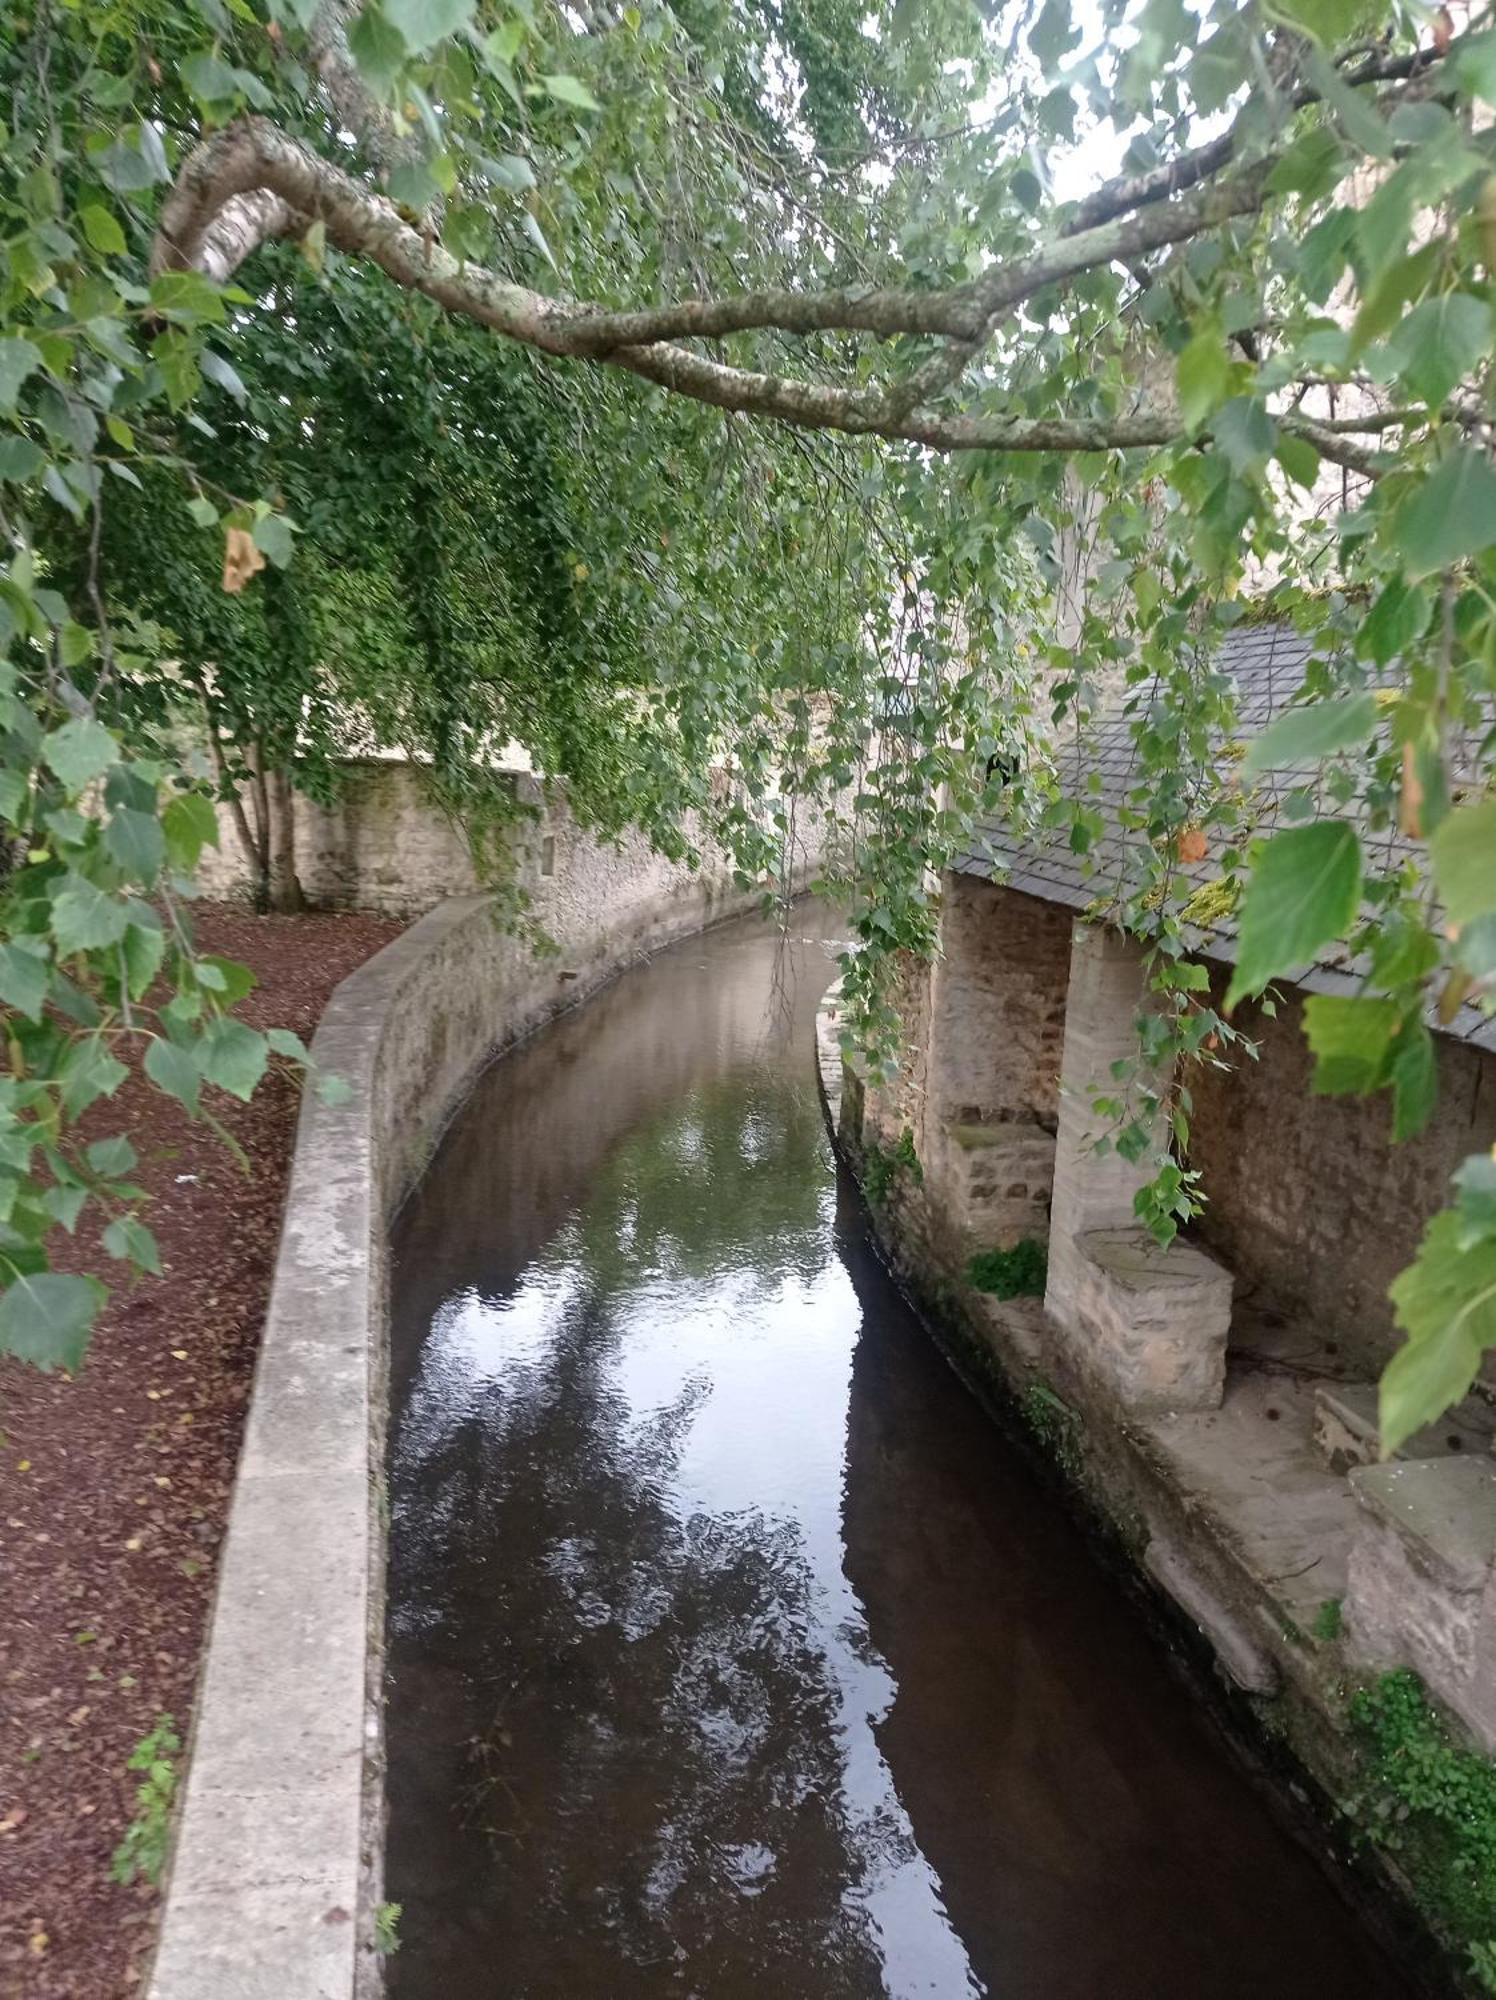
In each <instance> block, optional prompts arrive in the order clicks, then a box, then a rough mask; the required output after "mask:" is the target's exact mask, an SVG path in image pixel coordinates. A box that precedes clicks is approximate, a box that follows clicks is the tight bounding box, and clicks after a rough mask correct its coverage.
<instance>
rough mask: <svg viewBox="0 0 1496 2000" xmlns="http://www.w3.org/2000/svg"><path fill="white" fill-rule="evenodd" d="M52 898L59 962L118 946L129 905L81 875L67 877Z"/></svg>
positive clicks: (123, 930) (124, 928) (123, 931)
mask: <svg viewBox="0 0 1496 2000" xmlns="http://www.w3.org/2000/svg"><path fill="white" fill-rule="evenodd" d="M64 881H65V884H66V886H65V887H64V888H62V889H61V890H59V891H58V893H57V894H56V895H54V896H53V898H52V935H53V937H54V938H55V939H56V940H57V952H58V956H59V957H61V958H67V957H69V956H70V955H71V954H72V953H73V952H75V951H98V950H101V949H102V948H103V946H105V945H110V944H118V943H119V941H120V939H121V938H122V937H123V936H124V934H125V932H126V930H127V929H128V927H129V923H130V910H129V905H128V904H126V903H123V902H121V901H120V899H119V898H118V897H117V896H111V895H109V894H107V893H106V891H105V890H103V889H101V888H100V887H99V885H98V883H97V882H90V881H89V880H88V879H87V878H86V877H85V876H82V875H68V876H66V877H65V878H64Z"/></svg>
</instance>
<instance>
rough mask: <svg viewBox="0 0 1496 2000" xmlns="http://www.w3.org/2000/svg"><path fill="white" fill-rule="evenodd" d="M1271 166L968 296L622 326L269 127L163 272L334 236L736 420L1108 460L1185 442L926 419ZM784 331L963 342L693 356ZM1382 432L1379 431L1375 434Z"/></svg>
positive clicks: (892, 294)
mask: <svg viewBox="0 0 1496 2000" xmlns="http://www.w3.org/2000/svg"><path fill="white" fill-rule="evenodd" d="M1268 171H1269V166H1268V163H1266V162H1262V163H1259V164H1258V165H1256V166H1255V167H1253V168H1251V169H1249V170H1246V171H1244V172H1242V173H1239V174H1237V175H1235V176H1233V177H1232V178H1230V179H1229V180H1223V181H1221V182H1218V183H1216V184H1214V185H1213V186H1210V187H1206V188H1202V189H1199V190H1197V191H1196V192H1195V193H1194V194H1192V195H1189V196H1186V197H1184V198H1182V199H1181V200H1179V201H1176V202H1172V203H1169V204H1168V205H1166V206H1156V207H1151V208H1149V209H1148V210H1146V211H1145V212H1144V213H1143V214H1141V215H1137V216H1132V217H1126V218H1123V219H1121V220H1116V221H1112V222H1108V223H1104V224H1102V225H1100V226H1098V227H1097V228H1095V229H1093V230H1089V231H1082V232H1080V233H1078V234H1075V235H1072V236H1069V237H1066V238H1062V239H1058V240H1056V241H1054V242H1052V243H1049V244H1044V245H1040V246H1038V247H1037V248H1036V249H1035V250H1034V251H1033V252H1032V253H1031V254H1030V255H1028V256H1026V257H1022V258H1019V259H1017V260H1015V261H1014V262H1012V263H1006V264H1002V265H997V266H994V268H993V269H992V270H991V271H989V272H986V273H984V274H983V276H982V277H981V278H979V279H977V280H975V281H973V282H971V283H969V284H965V285H960V286H953V287H949V288H947V289H945V290H938V291H937V290H932V291H928V292H919V291H913V290H902V289H899V288H888V287H874V288H854V289H851V290H847V289H841V290H833V291H823V292H806V293H801V292H791V291H783V290H773V291H759V292H747V293H742V294H738V295H735V296H733V297H731V298H726V299H694V300H687V301H685V302H684V303H682V304H679V305H675V306H667V307H661V308H658V309H648V310H644V311H633V312H613V311H609V310H606V309H604V308H600V307H598V306H594V305H589V304H586V303H581V302H577V301H572V300H566V299H555V298H550V297H548V296H547V295H546V294H545V293H543V292H537V291H534V290H532V289H531V288H530V287H528V286H525V285H517V284H514V283H513V282H512V281H510V280H509V279H507V278H503V277H501V276H499V275H498V274H496V273H495V272H492V271H488V270H485V269H483V268H482V267H481V266H478V265H474V264H470V263H466V262H462V261H459V260H458V259H457V258H456V257H454V256H453V255H452V254H451V253H450V251H448V250H447V249H445V248H444V246H443V245H442V244H441V243H440V241H438V240H436V239H434V238H433V237H431V236H429V235H427V234H424V233H423V232H422V231H420V230H418V229H415V228H413V227H412V226H411V225H410V224H409V223H408V222H406V221H405V220H404V218H403V217H402V215H401V214H400V212H399V211H398V210H397V209H396V208H395V206H394V205H393V203H391V202H390V201H388V200H387V199H386V198H385V197H384V196H383V195H382V194H380V193H379V192H378V191H377V190H375V189H373V188H371V187H369V186H367V185H366V184H365V183H363V182H361V181H358V180H356V179H355V178H353V176H351V175H349V174H347V173H345V172H344V171H343V169H342V168H341V167H339V166H337V165H335V164H334V163H333V162H332V161H330V160H326V159H324V158H322V156H321V155H320V154H318V153H316V152H314V151H313V150H312V149H311V148H310V147H309V146H307V145H306V144H305V143H304V142H303V141H301V140H299V139H296V138H293V137H292V136H291V135H290V134H288V133H286V132H284V131H282V130H281V129H280V128H279V127H278V126H276V125H273V124H272V123H270V122H269V121H268V120H267V119H263V118H254V117H250V118H244V119H241V120H239V121H237V122H236V123H235V124H233V125H231V126H228V127H226V128H225V129H224V130H223V131H222V132H219V133H217V134H215V135H214V136H213V137H212V138H210V139H208V140H206V141H204V143H203V144H202V145H200V146H198V147H197V148H196V149H195V150H194V151H193V152H192V153H191V154H190V155H189V156H188V158H187V160H186V161H185V162H184V164H183V166H182V169H181V171H180V173H179V175H178V178H177V181H176V184H175V186H174V187H173V189H172V191H171V193H170V194H169V196H168V197H167V200H166V201H165V203H164V204H163V207H162V211H161V217H160V223H159V228H158V232H157V239H156V243H155V246H154V250H153V255H152V268H153V270H157V271H159V270H168V269H185V268H192V269H195V270H201V271H204V272H206V273H207V274H208V275H209V276H211V277H213V278H214V279H216V280H218V281H219V282H223V281H224V280H225V279H226V278H227V277H229V276H230V275H231V274H232V272H233V271H234V270H236V269H237V268H238V266H239V264H241V263H242V262H243V261H244V260H245V258H247V257H248V256H250V255H252V254H253V252H254V251H255V250H256V249H257V248H258V247H259V246H260V245H261V244H262V243H265V242H268V241H270V240H272V239H273V238H275V237H279V236H285V235H288V234H300V233H302V232H304V231H305V230H306V229H307V228H308V227H309V226H310V225H311V224H312V223H314V222H320V223H321V224H322V225H323V227H324V228H325V230H326V233H327V240H328V241H329V242H330V243H332V244H333V245H335V246H336V248H338V249H339V250H342V251H344V252H345V253H347V254H349V255H352V256H360V257H365V258H367V259H369V260H370V261H371V262H372V263H374V264H377V265H378V266H379V268H380V269H381V270H382V271H384V272H385V273H386V275H387V276H388V277H390V278H391V279H393V280H394V282H395V283H396V284H399V285H401V286H404V287H405V288H406V289H408V290H412V291H419V292H423V293H425V294H426V296H427V297H429V298H431V299H433V300H435V301H436V302H437V303H438V304H439V305H441V306H443V307H445V308H446V309H447V310H448V311H450V312H453V313H457V314H460V315H463V316H464V317H466V318H469V319H473V320H476V321H478V322H480V323H481V324H482V325H485V326H488V327H491V328H493V330H494V331H495V332H497V333H500V334H503V335H505V336H506V337H507V338H509V339H511V340H515V341H518V342H521V343H522V344H523V345H525V346H528V347H532V348H535V349H536V350H538V351H539V352H540V353H543V354H549V355H554V356H570V357H575V358H578V359H584V360H593V361H601V362H606V363H607V364H609V365H611V366H613V367H616V368H620V369H624V370H626V371H627V372H629V373H630V374H633V375H637V376H640V377H642V378H643V379H644V380H646V381H650V382H654V383H657V384H658V385H660V386H661V387H663V388H666V389H669V390H671V391H673V392H674V393H676V394H679V395H685V396H690V397H692V398H694V399H695V400H696V401H698V402H702V403H709V404H712V405H713V406H714V407H716V408H718V409H723V410H736V411H742V412H745V413H747V414H752V415H758V416H767V417H773V418H777V419H778V420H780V421H782V422H785V423H790V424H795V425H798V426H799V427H801V428H802V429H807V430H837V431H843V432H847V433H849V434H852V435H855V436H876V437H885V438H891V439H902V440H906V441H908V442H911V443H915V444H920V445H925V446H928V447H930V448H932V449H936V450H942V451H974V450H986V451H991V450H1000V451H1092V450H1104V449H1109V448H1121V449H1125V448H1128V447H1130V446H1156V445H1161V444H1168V443H1172V442H1175V441H1178V440H1180V439H1181V438H1182V437H1183V435H1184V433H1183V432H1182V430H1181V428H1180V425H1179V422H1178V419H1177V418H1176V417H1174V416H1173V415H1172V414H1170V413H1169V412H1167V411H1152V412H1143V413H1140V414H1137V415H1133V416H1127V417H1118V418H1115V419H1076V420H1066V419H1058V418H1057V419H1054V420H1047V419H1026V418H1015V417H1001V416H993V417H982V416H960V415H942V414H938V413H931V412H924V413H922V412H921V411H920V409H919V408H918V405H919V404H920V403H923V402H925V401H927V400H928V398H929V396H930V395H931V394H932V393H935V392H937V391H938V389H939V388H942V387H944V386H946V383H947V381H948V380H950V379H954V375H955V374H956V373H958V372H959V367H960V366H964V365H965V361H966V360H967V359H969V358H970V356H971V355H972V354H974V353H975V352H976V351H977V350H978V349H979V347H980V345H981V344H982V342H983V341H984V340H986V339H987V338H988V337H989V336H990V334H991V332H992V330H993V328H994V327H995V325H996V324H997V322H998V321H999V319H1000V318H1001V317H1002V315H1003V314H1005V313H1008V312H1011V311H1012V310H1014V309H1015V308H1016V307H1018V306H1020V305H1022V304H1023V303H1024V302H1025V301H1026V300H1028V299H1030V298H1032V297H1033V296H1034V295H1035V294H1036V293H1038V292H1040V291H1042V290H1044V289H1045V288H1046V287H1049V286H1052V285H1055V284H1058V283H1061V282H1062V281H1064V280H1065V279H1067V278H1071V277H1075V276H1077V275H1079V274H1081V273H1082V272H1085V271H1088V270H1092V269H1095V268H1097V267H1098V266H1102V265H1106V264H1109V263H1112V262H1114V261H1116V260H1118V259H1125V258H1128V257H1132V256H1140V255H1144V254H1146V253H1147V252H1148V251H1150V250H1156V249H1160V248H1163V247H1165V246H1167V245H1170V244H1174V243H1180V242H1185V241H1188V240H1189V239H1190V238H1192V237H1194V236H1197V235H1200V234H1202V233H1203V232H1205V231H1206V230H1209V229H1211V228H1214V227H1216V226H1218V225H1219V224H1220V223H1222V222H1225V221H1229V220H1231V219H1233V218H1235V217H1238V216H1245V215H1251V214H1253V213H1255V212H1256V210H1257V209H1259V208H1260V207H1261V205H1262V202H1263V199H1264V190H1265V182H1266V177H1267V173H1268ZM769 329H773V330H776V331H779V332H782V333H788V334H808V333H815V332H825V331H835V332H862V333H871V334H874V335H876V336H878V337H880V338H883V339H892V338H895V337H897V336H899V335H937V336H943V337H944V338H945V339H946V340H947V341H948V342H953V343H955V344H956V345H955V347H954V349H946V350H943V351H942V353H941V354H940V355H938V356H936V357H935V360H934V362H933V363H930V364H926V366H925V368H924V369H922V370H917V371H916V372H915V374H914V376H913V377H912V378H910V382H908V383H904V384H899V383H894V384H892V385H890V386H886V387H874V388H867V387H852V386H843V385H837V384H830V383H813V382H806V381H800V380H796V379H793V378H790V377H786V376H780V375H769V374H762V373H759V372H757V371H755V370H751V369H746V368H738V367H733V366H730V365H729V364H727V363H725V362H720V361H716V360H713V359H711V358H709V357H708V356H706V355H704V354H702V353H700V352H699V351H698V350H696V349H695V348H691V347H686V346H683V345H681V344H680V342H681V341H682V340H683V339H686V338H693V337H715V336H721V335H723V334H727V333H734V332H747V331H752V330H769ZM1282 424H1283V428H1284V429H1285V430H1288V431H1291V432H1296V433H1297V434H1298V435H1300V436H1303V437H1305V438H1307V439H1309V440H1310V441H1311V442H1312V443H1314V444H1315V446H1316V449H1318V450H1320V451H1321V453H1322V454H1323V455H1324V456H1326V457H1328V458H1332V459H1334V460H1335V461H1336V462H1337V463H1340V464H1343V465H1346V466H1348V467H1350V468H1351V469H1352V470H1355V471H1358V472H1366V473H1368V474H1370V473H1374V470H1375V467H1374V463H1373V461H1372V460H1371V458H1370V455H1369V454H1368V453H1367V452H1366V451H1365V450H1364V449H1362V448H1361V447H1359V446H1356V445H1354V444H1352V443H1350V442H1349V441H1348V440H1346V439H1344V438H1342V437H1341V436H1339V435H1338V434H1336V433H1332V432H1329V431H1327V430H1325V428H1324V427H1323V426H1322V425H1315V424H1312V423H1311V422H1310V421H1308V420H1307V419H1300V418H1297V417H1294V418H1285V419H1283V420H1282ZM1377 427H1378V426H1377V424H1376V423H1375V421H1374V420H1369V421H1368V423H1367V425H1366V428H1367V429H1375V428H1377Z"/></svg>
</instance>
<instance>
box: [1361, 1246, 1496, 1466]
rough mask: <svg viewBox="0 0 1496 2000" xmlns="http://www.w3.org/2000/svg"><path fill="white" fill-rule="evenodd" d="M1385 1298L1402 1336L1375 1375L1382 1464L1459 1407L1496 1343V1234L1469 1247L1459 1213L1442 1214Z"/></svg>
mask: <svg viewBox="0 0 1496 2000" xmlns="http://www.w3.org/2000/svg"><path fill="white" fill-rule="evenodd" d="M1390 1296H1391V1299H1392V1304H1393V1307H1394V1309H1395V1312H1396V1316H1397V1323H1398V1325H1399V1326H1400V1327H1402V1329H1403V1331H1404V1332H1405V1333H1406V1334H1407V1336H1408V1338H1407V1341H1406V1342H1405V1344H1404V1345H1403V1346H1402V1347H1400V1348H1399V1349H1398V1351H1397V1353H1396V1354H1394V1355H1393V1357H1392V1360H1391V1361H1390V1362H1389V1363H1388V1365H1387V1367H1386V1369H1385V1370H1384V1371H1383V1374H1382V1381H1381V1390H1380V1397H1379V1401H1380V1414H1381V1433H1382V1456H1383V1457H1384V1458H1386V1457H1390V1455H1391V1454H1392V1453H1393V1452H1395V1451H1396V1450H1397V1448H1398V1446H1399V1445H1401V1444H1405V1443H1406V1442H1407V1440H1408V1439H1409V1438H1410V1437H1411V1436H1412V1435H1413V1433H1414V1432H1415V1431H1418V1430H1422V1428H1423V1427H1424V1425H1425V1424H1431V1423H1433V1422H1434V1420H1435V1419H1436V1418H1437V1417H1441V1416H1443V1414H1444V1412H1445V1411H1446V1410H1447V1409H1449V1408H1451V1407H1452V1405H1453V1404H1455V1403H1457V1402H1459V1400H1460V1398H1461V1397H1462V1396H1464V1395H1465V1394H1466V1393H1467V1392H1468V1390H1469V1388H1470V1385H1471V1383H1472V1382H1473V1381H1474V1380H1475V1376H1476V1371H1477V1370H1478V1369H1479V1367H1480V1362H1481V1355H1482V1353H1483V1352H1484V1350H1485V1349H1486V1348H1487V1347H1490V1346H1493V1345H1496V1235H1482V1236H1479V1237H1477V1238H1476V1239H1475V1240H1474V1241H1473V1242H1468V1241H1467V1240H1466V1238H1465V1234H1464V1230H1463V1227H1462V1224H1461V1221H1460V1217H1459V1215H1458V1214H1457V1213H1456V1212H1455V1211H1454V1210H1453V1209H1445V1210H1444V1211H1443V1212H1442V1213H1441V1214H1439V1215H1436V1216H1435V1217H1434V1219H1433V1220H1432V1222H1430V1224H1429V1225H1428V1228H1427V1229H1426V1230H1425V1231H1424V1235H1423V1241H1422V1243H1421V1244H1420V1245H1419V1249H1418V1255H1417V1257H1416V1258H1415V1259H1414V1261H1413V1262H1412V1263H1411V1264H1410V1265H1409V1266H1408V1268H1407V1270H1405V1271H1403V1272H1402V1273H1400V1275H1399V1276H1398V1277H1397V1278H1396V1279H1395V1280H1394V1282H1393V1284H1392V1286H1391V1291H1390Z"/></svg>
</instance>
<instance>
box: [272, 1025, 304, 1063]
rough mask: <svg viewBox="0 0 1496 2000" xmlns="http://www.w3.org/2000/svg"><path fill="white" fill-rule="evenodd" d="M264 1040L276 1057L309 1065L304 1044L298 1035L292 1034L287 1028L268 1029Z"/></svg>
mask: <svg viewBox="0 0 1496 2000" xmlns="http://www.w3.org/2000/svg"><path fill="white" fill-rule="evenodd" d="M265 1039H266V1041H267V1042H269V1044H270V1046H271V1048H272V1049H273V1050H274V1051H275V1053H276V1054H277V1055H278V1056H289V1057H290V1059H291V1060H292V1062H299V1063H309V1062H310V1061H311V1057H310V1056H309V1055H308V1053H307V1046H306V1043H305V1042H304V1041H303V1040H302V1039H301V1037H300V1035H294V1034H292V1032H291V1030H290V1029H289V1028H270V1029H268V1030H267V1031H266V1035H265Z"/></svg>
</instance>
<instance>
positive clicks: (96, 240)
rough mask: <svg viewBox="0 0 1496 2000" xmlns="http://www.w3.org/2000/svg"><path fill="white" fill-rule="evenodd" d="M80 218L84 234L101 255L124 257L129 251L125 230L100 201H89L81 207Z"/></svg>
mask: <svg viewBox="0 0 1496 2000" xmlns="http://www.w3.org/2000/svg"><path fill="white" fill-rule="evenodd" d="M78 220H79V221H80V222H81V223H82V224H83V234H84V235H85V236H86V237H87V238H88V240H89V243H90V244H91V245H92V246H93V248H94V249H95V250H97V251H98V252H99V253H100V255H101V256H104V257H123V256H124V255H125V253H126V252H127V251H128V249H129V247H130V246H129V244H128V243H126V241H125V232H124V230H123V229H121V228H120V226H119V224H118V223H117V222H116V221H115V219H114V217H113V216H112V215H111V214H110V213H109V211H108V209H107V208H103V207H101V206H100V204H99V203H98V202H96V201H94V202H89V203H88V204H87V205H86V206H85V207H83V208H81V209H79V211H78Z"/></svg>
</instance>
